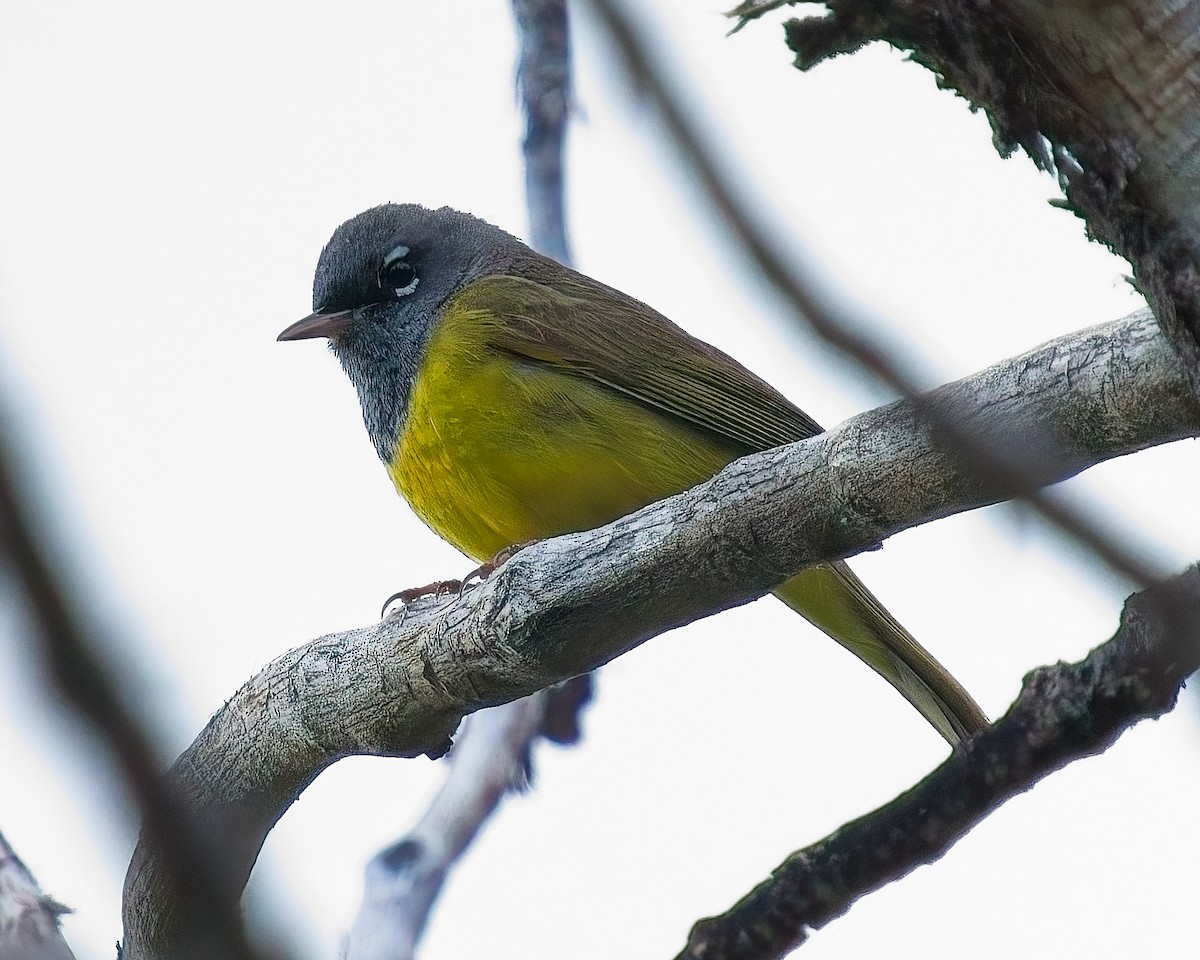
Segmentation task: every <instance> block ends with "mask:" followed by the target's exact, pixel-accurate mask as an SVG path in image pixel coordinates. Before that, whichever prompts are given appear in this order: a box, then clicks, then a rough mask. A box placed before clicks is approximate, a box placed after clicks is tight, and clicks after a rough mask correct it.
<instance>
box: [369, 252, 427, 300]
mask: <svg viewBox="0 0 1200 960" xmlns="http://www.w3.org/2000/svg"><path fill="white" fill-rule="evenodd" d="M411 252H412V251H411V250H410V249H409V248H408V247H406V246H404V245H403V244H401V245H400V246H398V247H395V248H393V249H392V252H391V253H389V254H388V255H387V256H386V257H384V259H383V266H382V267H380V269H379V287H380V289H381V290H382V291H383V292H384V293H385V294H386V295H387V296H388V297H389V298H394V299H396V300H399V299H400V298H401V297H407V296H408V295H409V294H410V293H412V292H413V291H414V290H416V289H417V284H418V283H419V282H420V277H418V276H417V268H416V267H414V266H413V265H412V264H411V263H409V262H408V259H407V258H408V255H409V254H410V253H411Z"/></svg>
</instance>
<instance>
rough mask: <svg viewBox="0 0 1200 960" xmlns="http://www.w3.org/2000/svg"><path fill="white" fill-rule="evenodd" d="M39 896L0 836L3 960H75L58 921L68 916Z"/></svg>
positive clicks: (34, 883)
mask: <svg viewBox="0 0 1200 960" xmlns="http://www.w3.org/2000/svg"><path fill="white" fill-rule="evenodd" d="M70 912H71V910H70V907H64V906H63V905H62V904H61V903H59V902H58V901H57V900H55V899H54V898H53V897H48V896H46V895H45V894H44V893H42V891H41V888H40V887H39V886H38V884H37V881H36V880H35V879H34V878H33V874H32V873H30V872H29V870H28V868H27V867H26V866H25V864H24V863H22V862H21V858H20V857H18V856H17V854H16V851H14V850H13V848H12V847H10V846H9V844H8V841H7V840H6V839H5V838H4V834H2V833H0V957H4V960H75V954H73V953H72V952H71V948H70V947H68V946H67V941H66V940H64V939H63V935H62V930H61V929H60V928H59V918H60V917H61V916H62V915H63V914H64V913H70Z"/></svg>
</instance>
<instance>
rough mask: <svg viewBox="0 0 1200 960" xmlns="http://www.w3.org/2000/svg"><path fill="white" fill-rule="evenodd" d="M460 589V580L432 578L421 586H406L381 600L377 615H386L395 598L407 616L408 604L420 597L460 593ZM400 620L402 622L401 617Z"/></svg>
mask: <svg viewBox="0 0 1200 960" xmlns="http://www.w3.org/2000/svg"><path fill="white" fill-rule="evenodd" d="M462 590H463V581H462V580H434V581H433V583H427V584H425V586H423V587H408V588H407V589H405V590H397V591H396V592H395V593H393V594H392V595H391V596H390V597H388V598H387V599H386V600H384V601H383V609H382V610H381V611H380V612H379V617H380V619H383V618H384V617H385V616H387V612H388V607H390V606H391V605H392V604H393V603H395V602H396V601H397V600H399V601H400V602H401V603H402V604H404V617H407V616H408V606H409V604H410V603H412V602H413V601H414V600H417V599H419V598H420V597H439V596H441V595H442V594H443V593H457V594H460V595H461V594H462ZM400 622H401V624H403V622H404V619H403V617H402V618H401V620H400Z"/></svg>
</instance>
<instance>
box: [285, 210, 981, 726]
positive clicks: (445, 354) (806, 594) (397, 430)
mask: <svg viewBox="0 0 1200 960" xmlns="http://www.w3.org/2000/svg"><path fill="white" fill-rule="evenodd" d="M311 338H327V339H328V341H329V345H330V348H331V349H332V352H333V353H334V355H335V356H336V357H337V359H338V361H339V362H340V363H341V366H342V368H343V369H344V371H345V373H346V374H347V375H348V376H349V379H350V381H351V382H352V383H353V385H354V387H355V389H356V391H357V393H358V399H359V402H360V405H361V407H362V414H363V422H364V423H365V425H366V428H367V433H368V435H369V437H370V439H371V441H372V443H373V444H374V447H375V451H376V453H377V454H378V455H379V458H380V460H382V461H383V463H384V466H385V467H386V468H387V472H388V474H389V475H390V477H391V480H392V482H393V484H394V485H395V487H396V490H397V491H398V492H399V493H400V495H401V496H402V497H403V498H404V499H405V500H407V501H408V503H409V505H410V506H411V508H412V510H413V511H414V512H415V513H416V514H417V516H418V517H420V519H421V520H423V521H424V522H425V524H426V525H427V526H428V527H430V528H431V529H432V530H433V532H434V533H436V534H437V535H438V536H440V537H441V538H442V539H444V540H446V541H447V542H449V543H450V544H451V545H453V546H454V547H456V548H457V549H458V550H460V551H461V552H462V553H464V554H466V555H467V556H468V557H470V558H472V559H474V560H475V561H477V562H479V563H481V564H485V563H486V561H488V560H489V558H493V557H496V556H497V555H501V556H502V555H503V552H504V551H508V550H511V549H512V548H513V547H514V546H518V545H521V544H525V543H528V542H531V541H537V540H544V539H548V538H551V537H555V536H558V535H561V534H565V533H572V532H577V531H582V530H589V529H592V528H595V527H598V526H602V525H604V524H606V523H609V522H611V521H613V520H615V519H617V518H618V517H621V516H625V515H627V514H629V513H632V512H634V511H635V510H637V509H639V508H641V507H643V506H646V505H647V504H650V503H653V502H655V501H658V500H662V499H664V498H666V497H669V496H672V495H674V494H677V493H680V492H682V491H683V490H686V489H688V488H689V487H692V486H695V485H696V484H698V483H701V482H702V481H704V480H707V479H709V478H710V477H712V476H714V475H715V474H716V473H717V472H718V471H719V470H720V469H721V468H722V467H724V466H726V465H727V464H729V463H731V462H732V461H734V460H736V459H738V458H740V457H743V456H746V455H748V454H751V453H755V452H758V451H762V450H767V449H771V448H773V447H777V446H781V445H783V444H787V443H792V442H794V441H799V440H803V439H806V438H808V437H812V436H815V435H816V434H819V433H821V432H822V428H821V427H820V425H819V424H817V422H816V421H815V420H813V419H812V418H811V417H809V416H808V415H807V414H806V413H804V412H803V411H802V410H800V409H799V408H798V407H796V406H795V405H794V404H792V403H791V402H790V401H789V400H787V399H786V398H785V397H784V396H783V395H782V394H781V393H780V392H779V391H777V390H776V389H775V388H774V387H772V386H771V385H770V384H768V383H767V382H766V381H765V380H763V379H761V378H759V377H758V376H756V375H755V374H753V373H751V372H750V371H749V370H748V369H747V368H745V367H744V366H742V365H741V364H740V363H738V362H737V361H736V360H734V359H733V358H732V357H730V356H728V355H727V354H725V353H723V352H722V351H720V350H718V349H717V348H716V347H713V346H711V345H710V344H708V343H706V342H704V341H702V340H699V339H697V338H696V337H693V336H691V335H690V334H688V333H687V332H685V331H684V330H683V329H682V328H681V327H679V326H677V325H676V324H674V323H672V322H671V321H670V320H668V319H667V318H666V317H664V316H663V315H662V314H660V313H658V312H657V311H656V310H654V309H653V308H652V307H649V306H647V305H646V304H644V303H642V302H640V301H638V300H636V299H634V298H633V297H631V296H628V295H626V294H625V293H622V292H621V291H620V290H617V289H615V288H613V287H610V286H607V285H605V284H603V283H601V282H599V281H597V280H593V279H592V278H590V277H588V276H586V275H584V274H582V273H579V272H577V271H575V270H573V269H571V268H569V267H566V266H564V265H562V264H560V263H558V262H557V261H555V260H553V259H551V258H549V257H546V256H544V255H542V254H540V253H538V252H536V251H534V250H532V249H530V248H529V247H528V246H526V245H525V244H524V243H523V242H521V241H520V240H519V239H517V238H516V237H515V236H513V235H511V234H509V233H508V232H506V231H504V230H503V229H501V228H500V227H497V226H494V225H492V224H491V223H488V222H487V221H485V220H482V219H480V218H478V217H475V216H473V215H471V214H468V213H463V212H461V211H458V210H455V209H452V208H450V207H442V208H440V209H430V208H427V207H424V206H421V205H418V204H411V203H386V204H382V205H380V206H376V207H373V208H371V209H369V210H367V211H365V212H363V213H360V214H359V215H357V216H355V217H353V218H351V219H350V220H347V221H346V222H345V223H343V224H342V225H341V226H339V227H338V228H337V230H336V231H334V233H333V235H332V237H331V238H330V240H329V242H328V243H327V244H326V245H325V247H324V249H323V250H322V251H321V254H320V257H319V259H318V262H317V267H316V273H315V275H314V278H313V311H312V313H311V314H309V315H308V316H306V317H304V318H303V319H301V320H299V321H297V322H296V323H293V324H292V325H291V326H289V327H288V328H287V329H285V330H284V331H283V332H282V333H280V334H279V336H278V339H279V340H284V341H291V340H304V339H311ZM773 592H774V594H775V595H776V596H777V597H778V598H779V599H780V600H782V601H783V602H784V603H785V604H787V605H788V606H789V607H791V608H792V609H793V610H794V611H796V612H797V613H799V614H801V615H802V616H803V617H805V618H806V619H807V620H808V621H810V622H811V623H812V624H813V625H815V626H816V627H818V628H819V629H820V630H822V631H823V632H824V633H826V634H828V635H829V636H830V637H832V638H833V639H834V640H836V641H837V642H838V643H840V644H842V645H843V646H844V647H846V648H847V649H848V650H849V651H850V652H852V653H853V654H855V655H856V656H857V657H858V658H859V659H861V660H862V661H864V662H865V663H866V664H867V665H869V666H870V667H872V668H873V669H874V670H875V671H876V672H877V673H879V674H880V675H881V676H882V677H883V678H884V679H885V680H887V681H888V682H889V683H891V684H892V686H894V687H895V688H896V689H897V690H898V691H899V692H900V693H901V694H903V695H904V696H905V697H906V698H907V699H908V700H909V702H910V703H911V704H912V705H913V706H914V707H915V708H916V709H917V710H918V711H919V712H920V713H921V715H922V716H924V717H925V719H926V720H928V721H929V723H930V724H931V725H932V726H933V727H934V729H936V730H937V732H938V733H940V734H941V735H942V736H943V737H944V738H945V739H946V740H947V741H948V742H949V743H950V744H951V745H957V744H958V743H960V742H961V741H962V740H963V739H964V738H966V737H969V736H970V735H972V734H974V733H975V732H977V731H978V730H979V729H981V728H982V727H983V726H985V725H986V724H987V722H988V721H987V717H986V716H985V715H984V713H983V711H982V710H981V709H980V707H979V706H978V704H976V702H975V701H974V700H973V699H972V698H971V696H970V694H969V693H967V691H966V690H965V689H964V688H963V687H962V685H961V684H959V683H958V681H957V680H956V679H955V678H954V677H953V676H952V675H951V673H950V672H949V671H948V670H947V669H946V668H945V667H943V666H942V665H941V664H940V663H939V662H938V661H937V660H936V659H935V658H934V657H933V656H932V655H931V654H930V653H929V652H928V651H927V650H925V649H924V648H923V647H922V646H921V645H920V644H919V643H918V642H917V641H916V640H915V639H914V638H913V637H912V635H911V634H910V633H909V632H908V631H907V630H905V629H904V627H902V626H901V625H900V623H899V622H898V621H897V620H896V619H895V617H893V616H892V615H891V614H890V613H889V612H888V611H887V610H886V609H885V608H884V606H883V604H881V603H880V602H879V600H877V599H876V598H875V597H874V595H872V594H871V592H870V591H869V590H868V589H867V588H866V586H864V585H863V583H862V582H861V581H860V580H859V579H858V577H857V576H855V574H854V573H853V572H852V571H851V569H850V567H849V566H848V565H847V564H846V563H845V562H843V561H836V562H832V563H823V564H820V565H817V566H813V567H809V568H807V569H805V570H803V571H801V572H799V573H797V574H796V575H794V576H793V577H791V578H790V579H788V580H787V581H785V582H784V583H782V584H781V585H780V586H779V587H777V588H776V589H775V590H774V591H773Z"/></svg>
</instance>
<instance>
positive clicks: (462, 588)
mask: <svg viewBox="0 0 1200 960" xmlns="http://www.w3.org/2000/svg"><path fill="white" fill-rule="evenodd" d="M535 543H537V541H536V540H525V541H523V542H522V543H514V544H513V545H512V546H511V547H505V548H504V549H503V550H501V551H499V552H498V553H497V554H496V555H495V556H494V557H492V559H491V560H488V561H487V562H486V563H481V564H480V565H479V566H477V567H476V568H475V569H474V570H472V571H471V572H470V573H468V574H467V575H466V576H465V577H463V581H462V583H461V584H460V585H459V588H458V595H459V596H460V597H461V596H462V595H463V594H464V593H465V592H466V591H467V589H468V588H469V587H470V586H471V581H472V580H478V581H479V582H480V583H482V582H483V581H484V580H486V579H487V578H488V577H490V576H491V575H492V574H493V573H495V572H496V571H497V570H498V569H500V567H502V566H504V565H505V564H506V563H508V561H509V560H511V559H512V558H513V557H515V556H516V555H517V554H518V553H520V552H521V551H522V550H524V549H525V548H526V547H532V546H533V545H534V544H535Z"/></svg>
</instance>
